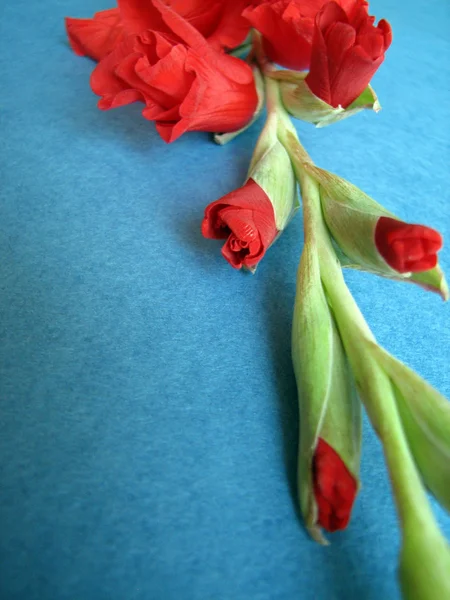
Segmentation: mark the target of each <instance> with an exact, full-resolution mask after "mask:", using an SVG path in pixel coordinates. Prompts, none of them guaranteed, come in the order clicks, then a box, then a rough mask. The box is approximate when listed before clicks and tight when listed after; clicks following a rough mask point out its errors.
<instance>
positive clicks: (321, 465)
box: [313, 438, 357, 532]
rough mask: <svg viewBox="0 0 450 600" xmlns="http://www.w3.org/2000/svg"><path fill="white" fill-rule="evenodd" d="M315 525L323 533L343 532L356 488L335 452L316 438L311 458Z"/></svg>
mask: <svg viewBox="0 0 450 600" xmlns="http://www.w3.org/2000/svg"><path fill="white" fill-rule="evenodd" d="M313 482H314V495H315V498H316V502H317V507H318V511H319V514H318V518H317V521H318V523H319V525H321V526H322V527H323V528H324V529H326V530H327V531H330V532H331V531H337V530H338V529H345V528H346V527H347V525H348V522H349V519H350V513H351V510H352V507H353V502H354V501H355V497H356V492H357V485H356V481H355V479H354V477H353V476H352V475H351V474H350V472H349V471H348V469H347V467H346V466H345V464H344V462H343V461H342V459H341V457H340V456H339V454H337V452H336V451H335V450H334V449H333V448H332V447H331V446H329V445H328V444H327V442H325V440H323V439H322V438H319V440H318V444H317V447H316V452H315V454H314V458H313Z"/></svg>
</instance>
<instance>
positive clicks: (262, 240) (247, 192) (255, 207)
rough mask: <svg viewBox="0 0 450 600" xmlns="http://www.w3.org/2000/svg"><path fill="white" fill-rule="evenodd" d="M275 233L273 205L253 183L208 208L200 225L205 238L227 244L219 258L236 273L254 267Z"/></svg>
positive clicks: (248, 182)
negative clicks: (222, 258) (235, 270)
mask: <svg viewBox="0 0 450 600" xmlns="http://www.w3.org/2000/svg"><path fill="white" fill-rule="evenodd" d="M277 233H278V231H277V228H276V226H275V213H274V210H273V206H272V203H271V201H270V200H269V197H268V196H267V194H266V193H265V192H264V190H263V189H262V188H261V187H260V186H259V185H258V184H257V183H256V182H255V181H253V179H249V180H248V181H247V183H246V184H245V185H244V186H243V187H241V188H239V189H238V190H235V191H233V192H231V193H230V194H227V195H226V196H223V198H220V200H216V201H215V202H212V203H211V204H209V205H208V206H207V207H206V210H205V218H204V219H203V222H202V234H203V235H204V236H205V237H206V238H211V239H218V240H220V239H226V240H227V241H226V242H225V244H224V246H223V248H222V255H223V256H224V258H226V260H227V261H228V262H229V263H230V265H231V266H232V267H234V268H235V269H240V268H241V267H242V266H244V267H248V268H252V267H254V266H255V265H256V264H257V263H258V262H259V261H260V260H261V259H262V257H263V256H264V254H265V252H266V250H267V248H268V247H269V246H270V245H271V243H272V242H273V241H274V239H275V237H276V235H277Z"/></svg>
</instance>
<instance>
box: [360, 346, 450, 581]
mask: <svg viewBox="0 0 450 600" xmlns="http://www.w3.org/2000/svg"><path fill="white" fill-rule="evenodd" d="M371 351H372V353H373V355H374V356H375V358H376V360H377V361H378V363H379V364H380V365H381V367H382V368H383V370H384V371H385V373H386V374H387V375H388V376H389V378H390V379H391V381H392V383H393V385H394V391H395V400H396V403H397V408H398V411H399V414H400V417H401V420H402V423H403V428H404V431H405V434H406V437H407V439H408V444H409V446H410V449H411V453H412V455H413V456H414V460H415V462H416V464H417V466H418V468H419V471H420V474H421V476H422V479H423V481H424V483H425V485H426V486H427V487H428V489H429V490H430V491H431V492H432V494H433V495H434V496H435V497H436V499H437V500H438V501H439V502H440V504H442V506H444V507H445V508H446V510H447V511H449V512H450V402H449V401H448V400H447V399H446V398H444V396H442V395H441V394H440V393H439V392H438V391H437V390H435V389H434V388H433V387H432V386H431V385H430V384H428V383H427V382H426V381H424V380H423V379H422V378H421V377H420V376H419V375H417V373H415V372H414V371H412V370H411V369H410V368H408V367H407V366H406V365H404V364H403V363H402V362H400V361H399V360H397V359H396V358H394V357H393V356H391V355H390V354H389V353H388V352H386V350H384V349H382V348H380V347H379V346H377V345H376V344H372V345H371ZM449 576H450V571H449Z"/></svg>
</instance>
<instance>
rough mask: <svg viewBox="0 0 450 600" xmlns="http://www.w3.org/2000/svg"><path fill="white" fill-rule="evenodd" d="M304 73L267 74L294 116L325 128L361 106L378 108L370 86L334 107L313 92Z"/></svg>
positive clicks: (371, 108)
mask: <svg viewBox="0 0 450 600" xmlns="http://www.w3.org/2000/svg"><path fill="white" fill-rule="evenodd" d="M306 76H307V73H305V72H302V73H299V72H297V71H272V72H271V73H270V77H272V78H273V79H276V80H277V81H278V82H279V85H280V93H281V98H282V101H283V104H284V106H285V108H286V110H287V111H288V113H289V114H290V115H292V116H293V117H295V118H296V119H301V120H302V121H307V122H308V123H313V125H315V126H316V127H326V126H327V125H331V124H332V123H336V122H337V121H342V119H346V118H347V117H351V116H352V115H354V114H356V113H358V112H360V111H361V110H364V109H370V110H374V111H375V112H378V111H380V110H381V105H380V103H379V102H378V98H377V96H376V94H375V92H374V90H373V89H372V88H371V87H370V85H369V86H368V87H367V88H366V89H365V90H364V92H363V93H362V94H361V95H360V96H359V97H358V98H357V99H356V100H354V101H353V102H352V103H351V104H350V106H348V107H347V108H342V106H338V107H337V108H335V107H333V106H330V105H329V104H327V103H326V102H324V101H323V100H321V99H320V98H318V97H317V96H316V95H315V94H313V93H312V91H311V90H310V89H309V87H308V84H307V83H306V81H305V77H306Z"/></svg>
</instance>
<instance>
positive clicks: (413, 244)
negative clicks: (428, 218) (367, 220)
mask: <svg viewBox="0 0 450 600" xmlns="http://www.w3.org/2000/svg"><path fill="white" fill-rule="evenodd" d="M442 243H443V240H442V236H441V235H440V233H439V232H438V231H435V230H434V229H431V228H430V227H425V225H410V224H409V223H404V222H403V221H398V220H397V219H391V218H390V217H380V218H379V219H378V221H377V224H376V227H375V245H376V247H377V250H378V252H379V253H380V254H381V256H382V257H383V258H384V260H385V261H386V262H387V264H388V265H389V266H390V267H392V268H393V269H395V270H396V271H398V272H399V273H418V272H420V271H428V270H429V269H433V268H434V267H435V266H436V264H437V260H438V259H437V255H436V253H437V252H438V251H439V250H440V249H441V248H442Z"/></svg>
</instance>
